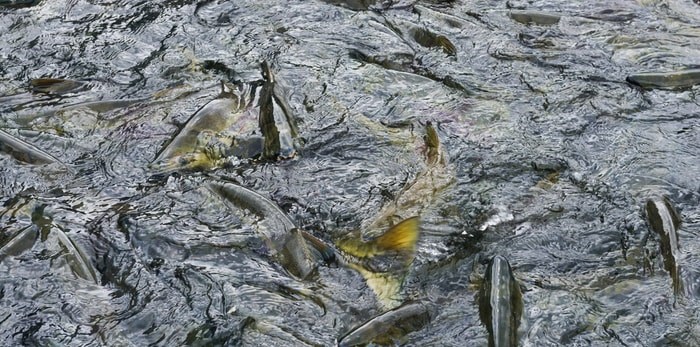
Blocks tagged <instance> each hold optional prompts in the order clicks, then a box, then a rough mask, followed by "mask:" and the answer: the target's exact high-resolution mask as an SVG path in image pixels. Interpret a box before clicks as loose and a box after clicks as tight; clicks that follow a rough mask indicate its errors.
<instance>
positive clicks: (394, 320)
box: [338, 302, 432, 347]
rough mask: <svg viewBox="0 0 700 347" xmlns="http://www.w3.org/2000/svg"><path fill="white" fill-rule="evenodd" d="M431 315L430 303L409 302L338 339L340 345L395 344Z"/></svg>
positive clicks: (425, 323) (425, 322)
mask: <svg viewBox="0 0 700 347" xmlns="http://www.w3.org/2000/svg"><path fill="white" fill-rule="evenodd" d="M431 316H432V313H431V310H430V306H429V304H427V303H423V302H408V303H406V304H404V305H402V306H400V307H397V308H395V309H393V310H390V311H387V312H385V313H383V314H381V315H379V316H377V317H374V318H372V319H370V320H369V321H367V322H365V323H363V324H362V325H360V326H358V327H356V328H355V329H353V330H352V331H350V332H348V333H347V334H346V335H345V336H343V337H342V338H341V339H340V340H339V341H338V346H339V347H350V346H357V345H365V344H368V343H376V344H380V345H389V344H395V343H397V342H400V341H401V339H402V338H403V337H404V336H405V335H407V334H408V333H410V332H413V331H416V330H419V329H422V328H423V327H424V326H426V325H427V324H428V323H430V320H431Z"/></svg>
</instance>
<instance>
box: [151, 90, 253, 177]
mask: <svg viewBox="0 0 700 347" xmlns="http://www.w3.org/2000/svg"><path fill="white" fill-rule="evenodd" d="M254 89H255V85H254V84H248V83H239V84H236V85H232V84H230V83H227V82H224V81H221V92H220V93H219V95H218V96H217V97H216V98H214V99H213V100H211V101H210V102H208V103H207V104H206V105H204V106H202V107H201V108H200V109H199V110H197V112H195V113H194V114H193V115H192V116H191V117H190V118H189V119H188V120H187V122H186V123H185V126H184V127H183V128H182V129H181V130H180V131H179V132H178V133H177V135H176V136H175V137H174V138H173V139H172V141H170V143H168V144H167V146H165V147H164V148H163V149H162V150H161V151H160V153H158V155H157V157H156V159H155V161H154V162H153V163H152V164H151V167H152V168H154V169H156V170H157V171H160V172H167V171H172V170H177V169H183V168H185V169H206V168H210V167H213V166H216V165H217V163H216V162H217V161H218V160H220V159H222V157H223V156H225V151H226V148H228V147H231V146H232V145H233V138H228V139H226V138H223V139H222V138H221V137H219V136H218V134H219V133H221V132H224V131H228V130H230V128H231V127H232V126H233V125H234V123H236V122H237V121H239V120H240V119H241V118H246V117H250V116H251V115H250V113H253V112H256V111H255V109H254V107H253V105H254V102H253V98H254V95H255V90H254ZM239 130H241V129H239Z"/></svg>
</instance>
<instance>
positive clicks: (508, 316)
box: [479, 255, 523, 347]
mask: <svg viewBox="0 0 700 347" xmlns="http://www.w3.org/2000/svg"><path fill="white" fill-rule="evenodd" d="M522 314H523V299H522V294H521V292H520V286H519V284H518V282H517V281H516V280H515V277H514V276H513V271H512V269H511V268H510V264H509V263H508V260H507V259H506V258H505V257H503V256H500V255H497V256H495V257H493V259H491V261H490V262H489V265H488V266H487V267H486V274H485V276H484V284H483V285H482V286H481V289H480V291H479V318H480V319H481V322H482V323H483V324H484V325H485V326H486V330H488V332H489V346H490V347H505V346H517V344H518V326H519V325H520V318H521V317H522Z"/></svg>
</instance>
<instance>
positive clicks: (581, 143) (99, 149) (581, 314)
mask: <svg viewBox="0 0 700 347" xmlns="http://www.w3.org/2000/svg"><path fill="white" fill-rule="evenodd" d="M8 3H14V4H15V5H22V6H4V5H5V4H8ZM699 21H700V5H698V4H697V3H696V2H694V1H691V0H667V1H654V0H638V1H593V2H586V3H585V4H583V3H580V2H575V1H574V2H571V1H556V2H552V1H547V2H544V1H508V2H502V1H427V0H426V1H393V2H392V1H350V0H347V1H336V0H333V1H330V0H328V1H259V0H254V1H199V2H197V1H163V0H161V1H148V2H134V1H111V2H108V1H85V0H70V1H26V2H24V4H22V2H21V1H14V2H13V1H0V38H1V40H2V43H3V44H2V45H0V59H1V60H2V64H0V75H1V76H2V78H1V79H0V95H2V96H0V128H2V130H3V131H4V132H5V133H6V134H7V136H11V137H12V138H16V139H19V140H21V141H22V143H27V144H29V145H30V146H33V147H35V148H38V149H40V150H42V151H43V152H42V153H43V154H42V155H40V156H39V157H37V156H36V155H35V156H34V157H32V156H29V157H27V156H26V155H24V156H23V155H21V153H19V154H18V150H17V148H16V147H17V145H15V147H13V148H14V149H12V148H10V147H12V146H9V145H8V144H7V143H6V142H7V141H3V143H4V145H3V152H1V153H0V182H1V185H0V194H2V200H1V201H2V203H3V207H2V212H1V213H0V247H3V248H2V253H1V254H0V341H2V344H3V345H8V346H10V345H59V346H62V345H85V346H101V345H104V346H119V345H125V346H129V345H133V346H143V345H149V344H150V345H159V346H172V345H199V346H202V345H261V346H270V345H278V346H289V345H322V346H327V345H333V344H335V342H336V340H337V339H338V338H340V337H341V336H343V335H344V334H345V333H347V332H348V331H350V330H351V329H352V328H354V327H355V326H357V325H359V324H361V323H363V322H365V321H367V320H369V319H370V318H372V317H374V316H376V315H377V314H380V313H382V312H384V311H385V310H386V309H385V308H384V307H383V306H382V303H381V302H380V301H379V300H378V299H377V297H376V296H375V294H374V292H373V291H372V289H370V288H369V287H368V286H367V284H366V282H365V280H364V279H363V277H362V276H361V275H360V274H358V273H357V272H356V271H354V270H352V269H350V268H347V267H344V266H327V265H321V266H320V267H319V268H318V273H317V274H315V275H314V276H312V277H311V278H308V279H305V280H300V279H299V278H297V277H295V276H293V275H291V274H290V273H289V272H288V271H287V270H286V269H285V268H283V267H282V266H281V265H280V263H279V262H278V261H276V260H275V257H274V256H273V255H271V250H270V249H269V247H267V246H266V244H265V243H264V242H263V240H262V239H261V236H260V235H261V233H265V232H266V230H274V229H275V228H276V227H278V225H277V224H275V223H274V221H270V219H269V218H261V217H260V216H257V215H255V214H254V213H251V212H250V211H247V210H246V209H244V208H241V207H237V206H236V205H235V204H233V205H232V204H229V203H226V201H224V200H222V199H220V198H218V197H217V196H215V195H213V194H212V192H211V191H209V190H207V189H205V188H203V187H204V185H205V183H206V182H210V181H212V180H226V181H232V182H236V183H238V184H240V185H241V186H244V187H247V188H249V189H251V190H253V191H255V192H258V193H259V194H260V195H261V196H263V197H265V198H269V199H270V200H271V201H273V202H274V203H275V204H276V205H278V206H279V207H280V208H281V210H282V211H283V212H284V213H286V215H287V216H288V217H289V219H290V220H291V221H292V222H293V223H294V224H295V225H296V226H298V227H300V228H303V229H304V230H306V231H307V232H309V233H310V234H312V235H314V236H315V237H317V238H319V239H321V240H322V241H324V242H326V243H328V244H332V243H334V242H335V241H337V240H338V239H341V238H342V237H344V236H345V235H348V234H350V233H352V232H354V231H357V230H358V229H362V228H364V227H366V226H367V224H368V223H371V221H372V220H373V218H375V216H376V215H377V214H378V213H379V212H380V211H381V210H382V208H383V207H385V206H387V205H388V204H391V203H392V201H393V200H394V199H396V198H397V197H398V196H401V194H402V192H404V191H405V188H404V187H406V186H407V184H409V183H410V182H413V181H414V180H416V179H417V178H420V177H421V175H422V173H423V172H425V171H426V165H425V163H424V160H423V152H425V148H422V147H421V145H420V144H421V142H422V136H423V134H424V130H423V129H424V128H425V125H426V123H427V122H428V121H430V122H432V123H433V124H436V125H437V132H438V135H439V137H440V138H441V140H442V145H443V147H444V150H445V151H446V154H447V157H448V158H449V160H448V166H447V169H446V170H448V172H449V173H450V175H453V177H454V181H453V182H452V183H451V184H449V185H447V186H446V187H445V188H444V189H438V190H436V191H435V192H434V194H428V195H430V196H429V197H428V198H425V197H423V198H421V199H417V200H416V201H418V202H416V210H417V211H420V212H419V213H420V216H421V235H420V238H419V240H418V244H417V249H416V256H415V259H414V261H413V262H412V264H411V265H410V266H409V268H408V274H407V275H406V278H405V281H404V283H403V286H402V288H401V300H404V301H409V300H423V301H424V302H428V303H430V304H431V305H432V306H431V307H435V311H434V312H431V314H432V316H431V318H432V319H431V320H430V322H429V323H428V324H427V325H425V326H423V327H420V328H418V330H417V331H414V332H412V333H410V334H408V335H407V336H405V337H404V338H403V339H402V340H401V341H400V342H402V343H405V344H407V345H416V346H426V345H441V346H447V345H449V346H463V345H465V344H467V345H486V344H487V334H488V333H487V329H486V328H485V327H484V325H483V324H482V323H481V321H480V320H479V309H478V300H476V298H475V295H476V293H477V292H478V291H479V283H480V278H481V277H482V276H483V272H484V270H485V266H484V264H485V262H486V261H487V260H488V259H489V258H491V257H492V256H493V255H496V254H499V255H502V256H505V257H507V259H508V260H509V262H510V264H511V266H512V267H513V271H514V273H515V278H516V279H517V280H518V281H519V283H520V285H521V290H522V298H523V304H524V305H523V306H524V310H523V318H522V323H521V324H520V331H519V341H520V344H521V345H527V346H558V345H596V346H598V345H606V346H651V345H677V346H690V345H700V328H698V326H700V325H699V321H700V314H699V313H698V311H697V309H696V307H697V304H698V297H699V296H700V289H698V288H699V284H698V281H700V260H698V258H697V256H696V255H697V254H698V252H700V241H698V236H700V210H699V209H698V207H697V206H698V203H699V202H700V185H699V184H698V180H697V177H698V176H700V160H699V159H698V156H699V155H700V136H699V134H700V132H699V131H698V119H700V118H699V117H698V115H699V111H698V110H699V109H700V108H699V107H698V100H697V93H698V87H697V86H695V85H694V84H695V83H697V81H696V80H695V79H696V77H695V74H697V72H694V73H693V72H691V73H682V72H683V71H684V70H692V69H697V68H698V66H699V64H700V61H698V56H700V30H699V29H698V26H697V23H698V22H699ZM263 60H265V61H268V62H269V63H270V64H271V65H272V66H273V69H274V71H275V74H276V78H277V82H276V83H278V84H279V85H280V86H282V87H283V88H281V89H282V90H284V91H285V93H284V95H283V99H284V100H286V101H287V102H288V104H289V106H290V108H291V110H292V111H293V113H294V117H295V121H296V122H297V126H298V130H299V139H298V141H297V142H298V143H297V145H298V149H297V154H296V157H295V158H293V159H286V160H278V161H274V160H273V161H269V160H268V161H262V160H250V159H246V158H242V159H241V158H236V157H230V158H225V160H223V161H222V162H221V163H219V164H220V165H216V166H215V167H211V168H208V169H207V170H203V171H194V172H193V171H180V172H174V173H169V174H168V175H155V172H154V170H153V169H152V166H151V164H152V163H153V162H154V160H155V159H156V158H157V156H158V154H159V153H160V152H161V151H162V149H163V148H164V146H166V145H167V144H168V142H169V141H170V140H171V139H172V138H173V137H174V136H175V135H176V134H177V133H178V131H179V129H180V128H181V127H182V126H183V124H185V123H186V122H187V120H188V119H189V118H190V117H191V116H192V115H193V114H195V113H196V112H197V111H198V110H199V109H200V108H201V107H203V106H204V105H206V104H207V103H209V102H210V101H212V100H213V99H215V98H216V97H217V95H218V94H219V92H220V86H219V85H220V81H221V80H224V81H227V82H230V81H234V80H235V81H248V82H251V81H257V80H260V79H261V74H260V68H259V64H260V62H261V61H263ZM646 72H651V73H672V74H664V75H651V77H649V75H644V74H642V75H638V74H640V73H646ZM678 72H681V73H680V76H678V75H679V74H678ZM628 77H629V78H628ZM38 78H64V79H70V80H74V81H80V82H81V83H79V84H77V85H70V86H63V87H65V89H56V90H49V91H50V92H51V93H46V91H47V90H42V89H41V88H40V87H39V88H37V87H36V86H33V85H32V84H30V81H32V80H34V79H38ZM650 78H651V79H652V80H651V82H650V80H649V79H650ZM628 81H629V82H628ZM253 121H254V122H257V120H253ZM3 136H5V135H3ZM5 138H6V139H7V138H8V137H5ZM8 146H9V147H8ZM37 158H38V159H37ZM659 194H663V195H666V196H667V197H668V198H669V201H671V203H672V204H673V205H674V206H675V207H676V208H677V209H678V210H679V212H680V217H681V220H682V225H681V228H680V230H679V231H678V244H679V249H680V251H679V254H678V258H677V259H676V260H677V263H678V266H679V268H680V277H681V280H682V281H683V283H684V290H683V291H682V293H680V294H678V293H677V294H674V287H673V283H672V281H671V277H670V276H669V273H668V271H667V270H666V269H665V268H664V263H663V259H662V254H661V249H660V247H659V236H658V235H656V234H655V233H654V232H650V229H649V228H648V226H647V224H646V222H645V217H644V214H643V207H644V206H645V203H646V201H647V199H648V198H649V197H651V196H658V195H659ZM418 207H419V208H418ZM416 213H418V212H416ZM91 269H93V270H91ZM91 271H94V273H93V272H91Z"/></svg>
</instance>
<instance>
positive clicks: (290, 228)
mask: <svg viewBox="0 0 700 347" xmlns="http://www.w3.org/2000/svg"><path fill="white" fill-rule="evenodd" d="M207 187H208V188H209V189H210V190H211V191H212V192H214V193H215V194H217V195H218V196H220V197H222V198H223V199H224V200H225V201H227V202H228V203H231V204H233V205H234V206H235V207H237V208H244V209H247V210H249V211H250V212H251V213H254V214H255V215H257V216H259V217H260V218H262V219H264V220H266V221H267V225H268V227H267V228H262V230H261V232H262V237H263V239H264V242H265V244H266V247H267V250H268V252H269V254H270V256H271V257H273V258H275V259H276V260H277V261H278V262H279V263H280V264H281V265H282V267H284V268H285V269H286V270H287V271H288V272H289V273H291V274H292V275H293V276H295V277H296V278H299V279H301V280H304V279H307V278H309V277H310V276H311V275H312V274H313V273H314V272H315V270H316V266H317V262H316V259H317V257H316V256H315V254H314V253H313V251H312V249H311V248H310V247H309V244H308V243H307V241H306V240H307V239H309V238H312V236H311V235H310V234H308V233H306V234H305V232H303V231H302V230H300V229H299V228H297V227H296V225H295V224H294V222H292V220H291V219H289V217H288V216H287V215H286V214H285V213H284V211H282V209H280V208H279V206H277V205H276V204H275V203H274V202H272V201H271V200H270V199H268V198H265V197H264V196H262V195H260V194H258V193H257V192H254V191H252V190H250V189H248V188H245V187H243V186H240V185H237V184H234V183H230V182H209V183H208V184H207ZM317 241H318V244H317V245H316V247H321V248H323V243H322V242H321V241H320V240H317ZM326 253H327V254H328V252H327V251H326ZM331 253H332V252H331Z"/></svg>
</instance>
